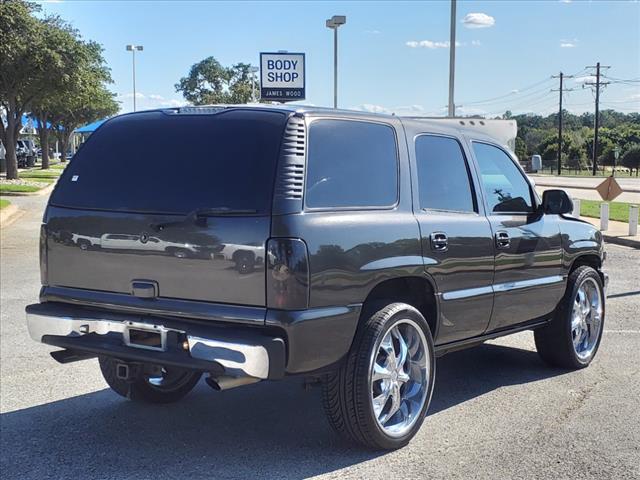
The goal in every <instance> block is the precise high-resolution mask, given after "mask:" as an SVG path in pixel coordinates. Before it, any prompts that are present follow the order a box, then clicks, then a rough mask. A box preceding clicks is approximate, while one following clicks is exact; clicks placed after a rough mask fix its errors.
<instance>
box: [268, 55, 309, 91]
mask: <svg viewBox="0 0 640 480" xmlns="http://www.w3.org/2000/svg"><path fill="white" fill-rule="evenodd" d="M260 98H261V99H262V100H273V101H274V102H293V101H296V100H304V99H305V77H304V53H289V52H276V53H269V52H263V53H260Z"/></svg>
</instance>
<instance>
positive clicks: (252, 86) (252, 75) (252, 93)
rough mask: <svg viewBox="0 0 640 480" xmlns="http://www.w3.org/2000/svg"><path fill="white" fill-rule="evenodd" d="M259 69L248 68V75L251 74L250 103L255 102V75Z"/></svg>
mask: <svg viewBox="0 0 640 480" xmlns="http://www.w3.org/2000/svg"><path fill="white" fill-rule="evenodd" d="M259 70H260V69H259V68H258V67H253V66H252V67H249V73H250V74H251V101H252V102H254V103H255V102H256V101H257V100H256V73H258V71H259Z"/></svg>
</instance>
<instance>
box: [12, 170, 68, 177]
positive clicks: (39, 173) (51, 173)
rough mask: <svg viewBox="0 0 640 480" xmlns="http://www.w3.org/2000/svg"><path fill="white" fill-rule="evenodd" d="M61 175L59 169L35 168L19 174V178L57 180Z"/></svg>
mask: <svg viewBox="0 0 640 480" xmlns="http://www.w3.org/2000/svg"><path fill="white" fill-rule="evenodd" d="M61 173H62V170H60V169H55V170H54V169H49V170H42V169H39V168H37V169H32V170H25V171H23V172H20V178H58V177H59V176H60V174H61Z"/></svg>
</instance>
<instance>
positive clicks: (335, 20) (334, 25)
mask: <svg viewBox="0 0 640 480" xmlns="http://www.w3.org/2000/svg"><path fill="white" fill-rule="evenodd" d="M345 23H347V17H346V16H344V15H334V16H333V17H331V18H329V19H328V20H327V28H331V29H332V30H333V108H338V27H340V25H344V24H345Z"/></svg>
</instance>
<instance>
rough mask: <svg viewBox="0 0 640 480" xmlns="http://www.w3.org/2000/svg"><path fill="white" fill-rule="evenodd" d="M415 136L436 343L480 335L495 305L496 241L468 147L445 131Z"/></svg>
mask: <svg viewBox="0 0 640 480" xmlns="http://www.w3.org/2000/svg"><path fill="white" fill-rule="evenodd" d="M410 137H413V143H414V148H413V149H412V150H413V151H412V153H411V154H412V162H413V164H414V166H415V167H416V168H414V171H416V172H417V175H414V177H416V178H415V179H414V211H415V216H416V218H417V220H418V223H419V225H420V231H421V242H422V256H423V260H424V266H425V270H426V271H427V273H429V274H430V276H431V277H432V278H433V279H434V280H435V283H436V286H437V289H438V295H439V300H440V326H439V331H438V335H437V338H436V343H438V344H443V343H448V342H452V341H455V340H461V339H465V338H470V337H474V336H477V335H480V334H482V333H483V332H484V331H485V330H486V328H487V326H488V324H489V319H490V318H491V308H492V305H493V291H492V287H491V284H492V281H493V242H492V237H491V228H490V226H489V222H488V221H487V218H486V217H485V216H484V211H483V207H482V205H481V203H480V201H479V198H478V196H477V191H478V189H477V186H476V185H475V183H474V177H473V175H472V172H471V170H470V166H469V163H468V161H467V155H466V153H465V149H464V148H463V144H462V143H461V142H460V141H459V140H458V139H457V138H455V137H453V136H448V135H444V134H432V133H423V132H421V131H417V132H413V134H410Z"/></svg>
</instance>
